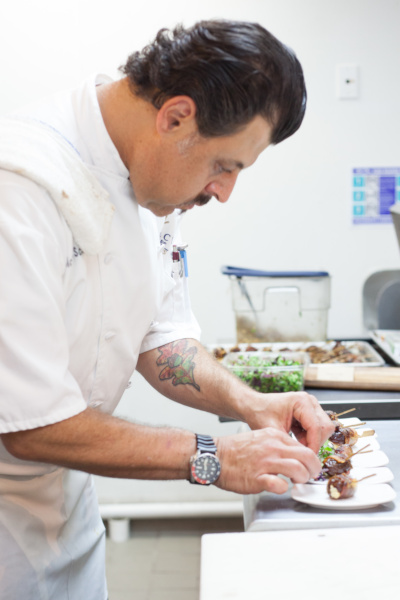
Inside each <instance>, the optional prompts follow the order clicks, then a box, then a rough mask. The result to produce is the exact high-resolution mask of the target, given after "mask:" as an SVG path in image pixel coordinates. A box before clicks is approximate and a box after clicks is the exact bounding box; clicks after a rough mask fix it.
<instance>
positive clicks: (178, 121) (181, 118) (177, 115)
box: [156, 96, 196, 135]
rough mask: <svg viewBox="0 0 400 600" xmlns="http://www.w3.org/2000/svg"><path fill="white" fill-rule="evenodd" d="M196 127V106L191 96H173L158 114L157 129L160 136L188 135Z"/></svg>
mask: <svg viewBox="0 0 400 600" xmlns="http://www.w3.org/2000/svg"><path fill="white" fill-rule="evenodd" d="M195 125H196V104H195V103H194V101H193V100H192V98H190V97H189V96H173V97H172V98H169V99H168V100H166V101H165V102H164V104H163V105H162V106H161V108H160V109H159V111H158V113H157V118H156V128H157V132H158V133H159V134H160V135H163V134H164V135H165V134H168V133H171V132H176V131H177V130H178V129H179V128H180V129H181V130H182V132H184V133H187V132H189V130H191V129H192V128H193V126H195Z"/></svg>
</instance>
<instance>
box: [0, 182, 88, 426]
mask: <svg viewBox="0 0 400 600" xmlns="http://www.w3.org/2000/svg"><path fill="white" fill-rule="evenodd" d="M67 237H68V230H67V226H66V224H65V222H64V221H63V219H62V218H61V216H60V214H59V212H58V209H57V208H56V206H55V204H54V203H53V201H52V200H51V198H50V197H49V195H48V194H47V193H46V192H45V191H44V190H43V189H42V188H41V187H39V186H38V185H36V184H35V183H33V182H32V181H30V180H27V179H25V178H24V177H21V176H19V175H17V174H14V173H9V172H7V171H0V257H1V258H0V265H1V266H0V269H1V294H0V351H1V357H0V433H8V432H11V431H19V430H24V429H32V428H36V427H42V426H44V425H49V424H52V423H56V422H58V421H61V420H63V419H66V418H69V417H72V416H74V415H75V414H78V413H79V412H81V411H83V410H84V409H85V408H86V402H85V401H84V398H83V397H82V393H81V390H80V388H79V385H78V383H77V382H76V380H75V379H74V378H73V376H72V375H71V373H70V372H69V370H68V364H69V345H68V337H67V332H66V328H65V323H64V311H65V299H64V291H63V273H64V271H65V248H66V246H67Z"/></svg>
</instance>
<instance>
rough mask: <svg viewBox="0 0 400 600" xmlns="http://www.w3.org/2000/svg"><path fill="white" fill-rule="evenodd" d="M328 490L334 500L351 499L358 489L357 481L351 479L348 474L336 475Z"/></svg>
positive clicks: (332, 478) (327, 487)
mask: <svg viewBox="0 0 400 600" xmlns="http://www.w3.org/2000/svg"><path fill="white" fill-rule="evenodd" d="M326 489H327V492H328V494H329V497H330V498H332V500H341V499H343V498H351V497H352V496H354V492H355V491H356V489H357V480H356V479H353V478H352V477H350V475H349V474H348V473H341V474H338V475H334V476H333V477H331V478H330V479H329V480H328V484H327V486H326Z"/></svg>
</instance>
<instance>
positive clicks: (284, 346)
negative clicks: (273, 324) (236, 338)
mask: <svg viewBox="0 0 400 600" xmlns="http://www.w3.org/2000/svg"><path fill="white" fill-rule="evenodd" d="M338 343H340V344H341V345H342V346H343V347H344V349H346V350H348V351H349V352H351V353H353V354H357V355H358V358H359V360H356V361H354V362H341V361H340V360H332V361H327V362H313V359H312V355H311V354H310V358H311V362H310V365H321V364H329V365H340V366H341V367H345V366H350V367H381V366H383V365H384V364H385V361H384V359H383V358H382V356H380V355H379V354H378V352H377V351H376V350H375V349H374V348H373V347H372V346H371V344H369V343H368V342H365V341H358V340H350V341H348V340H346V341H337V340H332V341H325V342H320V341H319V342H279V343H277V342H274V343H269V342H264V343H255V344H247V343H246V344H210V345H208V346H206V347H207V349H208V351H209V352H211V353H212V354H214V356H216V357H217V358H218V359H222V358H223V356H218V355H217V354H218V351H220V352H219V354H223V353H224V352H225V353H228V352H232V349H233V348H239V352H246V351H247V352H248V351H249V348H253V349H254V352H257V351H260V350H262V351H265V352H288V351H294V352H309V350H308V348H310V347H311V346H314V347H317V348H320V349H321V350H324V351H326V352H329V351H331V350H332V349H333V348H334V346H335V344H338Z"/></svg>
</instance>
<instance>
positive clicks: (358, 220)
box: [352, 167, 400, 225]
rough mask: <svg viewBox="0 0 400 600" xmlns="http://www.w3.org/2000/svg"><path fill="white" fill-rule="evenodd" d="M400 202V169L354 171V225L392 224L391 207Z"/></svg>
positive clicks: (372, 168)
mask: <svg viewBox="0 0 400 600" xmlns="http://www.w3.org/2000/svg"><path fill="white" fill-rule="evenodd" d="M396 202H400V167H360V168H356V169H353V202H352V215H353V225H365V224H371V223H392V217H391V214H390V207H391V206H392V204H395V203H396Z"/></svg>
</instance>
